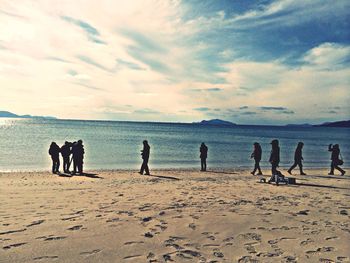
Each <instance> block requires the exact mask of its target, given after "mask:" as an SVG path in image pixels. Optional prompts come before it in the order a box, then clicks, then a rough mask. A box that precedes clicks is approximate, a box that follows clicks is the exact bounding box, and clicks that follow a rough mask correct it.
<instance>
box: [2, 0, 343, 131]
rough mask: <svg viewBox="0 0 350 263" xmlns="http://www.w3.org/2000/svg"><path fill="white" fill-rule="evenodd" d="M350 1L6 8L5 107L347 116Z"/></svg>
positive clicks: (248, 118)
mask: <svg viewBox="0 0 350 263" xmlns="http://www.w3.org/2000/svg"><path fill="white" fill-rule="evenodd" d="M348 10H350V2H349V1H346V0H338V1H321V0H314V1H302V0H294V1H292V0H276V1H269V0H262V1H250V0H248V1H224V0H223V1H199V0H193V1H180V0H175V1H160V0H135V1H129V2H125V1H107V0H101V1H93V0H89V1H67V0H64V1H58V0H53V1H44V0H39V1H33V0H24V1H21V4H18V3H17V4H15V3H14V2H13V1H7V0H5V1H2V2H1V3H0V24H1V25H2V26H1V27H0V91H1V96H0V110H8V111H11V112H14V113H17V114H31V115H51V116H56V117H58V118H64V119H94V120H96V119H99V120H130V121H165V122H192V121H199V120H202V119H214V118H219V119H224V120H228V121H232V122H235V123H239V124H288V123H313V124H315V123H322V122H326V121H337V120H345V119H346V120H347V119H349V117H350V114H349V113H350V106H349V101H350V100H349V99H350V95H349V84H350V77H349V76H350V69H349V63H350V33H349V30H348V28H349V27H350V25H349V24H350V19H349V18H350V14H349V11H348Z"/></svg>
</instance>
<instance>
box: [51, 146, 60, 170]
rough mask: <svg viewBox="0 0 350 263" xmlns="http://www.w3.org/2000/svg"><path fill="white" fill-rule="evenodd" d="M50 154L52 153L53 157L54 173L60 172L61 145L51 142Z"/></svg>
mask: <svg viewBox="0 0 350 263" xmlns="http://www.w3.org/2000/svg"><path fill="white" fill-rule="evenodd" d="M49 154H50V155H51V159H52V173H53V174H56V173H59V169H60V147H59V146H58V145H57V144H56V143H55V142H52V143H51V145H50V149H49Z"/></svg>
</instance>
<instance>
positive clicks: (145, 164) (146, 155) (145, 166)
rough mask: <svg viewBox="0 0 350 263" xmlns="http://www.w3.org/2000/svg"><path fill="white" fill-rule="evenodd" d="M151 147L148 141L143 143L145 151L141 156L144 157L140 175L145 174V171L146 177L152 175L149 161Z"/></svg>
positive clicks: (142, 151) (143, 150)
mask: <svg viewBox="0 0 350 263" xmlns="http://www.w3.org/2000/svg"><path fill="white" fill-rule="evenodd" d="M150 149H151V147H150V146H149V144H148V142H147V141H146V140H144V141H143V149H142V150H141V156H142V160H143V162H142V165H141V169H140V172H139V173H140V174H143V172H144V171H145V172H146V173H145V175H150V173H149V168H148V159H149V153H150Z"/></svg>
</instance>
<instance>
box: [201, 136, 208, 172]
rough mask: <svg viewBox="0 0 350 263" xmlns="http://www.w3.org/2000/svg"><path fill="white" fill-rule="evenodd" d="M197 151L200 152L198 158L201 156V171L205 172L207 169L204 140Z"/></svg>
mask: <svg viewBox="0 0 350 263" xmlns="http://www.w3.org/2000/svg"><path fill="white" fill-rule="evenodd" d="M199 152H200V153H201V154H200V156H199V158H201V171H202V172H205V171H206V170H207V157H208V147H207V146H206V145H205V144H204V142H202V144H201V147H200V148H199Z"/></svg>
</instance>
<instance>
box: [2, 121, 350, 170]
mask: <svg viewBox="0 0 350 263" xmlns="http://www.w3.org/2000/svg"><path fill="white" fill-rule="evenodd" d="M349 135H350V129H349V128H330V127H289V126H251V125H237V126H230V127H225V126H209V125H200V124H191V123H155V122H124V121H123V122H122V121H90V120H59V119H35V118H33V119H17V118H12V119H11V118H0V171H1V172H10V171H45V170H50V166H51V159H50V156H49V154H48V149H49V146H50V144H51V142H52V141H54V142H56V143H57V144H58V145H60V146H62V145H63V144H64V142H65V141H70V142H74V141H77V140H79V139H81V140H83V144H84V147H85V159H84V167H85V169H87V170H109V169H139V167H140V165H141V162H142V159H141V155H140V151H141V149H142V141H143V140H148V142H149V145H150V146H151V154H150V161H149V166H150V169H171V168H176V169H190V168H191V169H192V168H194V169H199V167H200V159H199V147H200V144H201V143H202V142H204V143H205V144H206V145H207V146H208V148H209V150H208V159H207V165H208V169H239V168H249V167H253V166H254V161H253V160H252V159H251V158H250V155H251V152H252V151H253V143H254V142H259V143H260V144H261V146H262V150H263V154H262V161H261V166H262V167H263V168H264V169H269V167H270V165H269V162H268V159H269V154H270V150H271V145H270V142H271V140H273V139H278V140H279V141H280V148H281V163H280V166H281V167H284V168H287V167H289V166H290V165H292V163H293V158H294V151H295V148H296V146H297V143H298V142H299V141H302V142H304V150H303V155H304V167H305V170H306V171H307V169H308V168H325V167H329V166H330V152H328V145H329V144H331V143H332V144H339V145H340V150H341V154H342V157H343V160H344V165H343V167H350V166H349V163H350V141H349V138H350V136H349ZM295 172H297V170H296V171H295Z"/></svg>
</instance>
